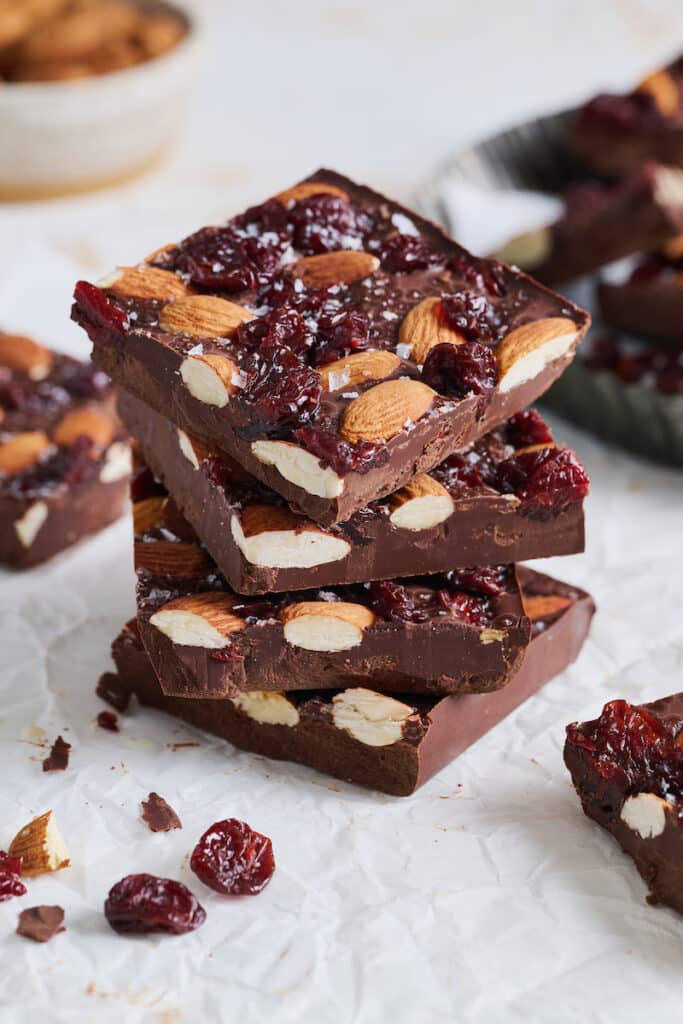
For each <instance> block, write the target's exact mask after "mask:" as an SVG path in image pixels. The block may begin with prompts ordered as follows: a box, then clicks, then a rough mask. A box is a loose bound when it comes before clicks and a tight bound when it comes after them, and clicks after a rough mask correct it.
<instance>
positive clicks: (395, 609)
mask: <svg viewBox="0 0 683 1024" xmlns="http://www.w3.org/2000/svg"><path fill="white" fill-rule="evenodd" d="M370 598H371V601H372V607H373V608H374V610H375V611H376V612H377V614H378V615H381V616H382V618H384V619H390V620H391V621H394V622H425V621H426V620H427V619H428V618H429V613H428V612H427V610H426V609H425V608H423V607H420V606H419V605H418V604H417V603H416V601H415V599H414V597H413V595H412V594H411V593H410V592H409V591H408V590H407V589H406V588H405V587H404V586H403V585H402V584H400V583H394V581H393V580H379V581H377V582H375V583H371V584H370Z"/></svg>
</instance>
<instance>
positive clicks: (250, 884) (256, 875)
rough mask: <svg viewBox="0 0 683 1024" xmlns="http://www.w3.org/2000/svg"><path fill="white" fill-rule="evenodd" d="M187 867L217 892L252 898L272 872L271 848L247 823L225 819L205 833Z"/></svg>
mask: <svg viewBox="0 0 683 1024" xmlns="http://www.w3.org/2000/svg"><path fill="white" fill-rule="evenodd" d="M190 867H191V868H192V870H193V871H194V873H195V875H197V877H198V878H200V879H201V880H202V882H204V884H205V885H208V886H209V888H210V889H214V890H215V891H216V892H220V893H226V894H227V895H231V896H253V895H255V894H256V893H258V892H261V890H262V889H264V888H265V887H266V885H268V882H269V881H270V880H271V878H272V876H273V872H274V871H275V858H274V857H273V845H272V843H271V841H270V839H268V837H267V836H262V835H261V834H260V832H254V830H253V829H252V828H250V827H249V825H247V824H246V822H244V821H238V820H237V818H226V819H225V821H217V822H215V823H214V824H213V825H212V826H211V828H208V829H207V830H206V832H205V833H204V835H203V836H202V837H201V839H200V840H199V842H198V843H197V845H196V846H195V848H194V850H193V851H192V857H191V859H190Z"/></svg>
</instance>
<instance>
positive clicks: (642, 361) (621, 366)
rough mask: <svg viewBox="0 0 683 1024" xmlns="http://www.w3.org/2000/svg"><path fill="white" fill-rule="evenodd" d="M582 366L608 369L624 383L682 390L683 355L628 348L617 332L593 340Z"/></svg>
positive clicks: (664, 390)
mask: <svg viewBox="0 0 683 1024" xmlns="http://www.w3.org/2000/svg"><path fill="white" fill-rule="evenodd" d="M583 365H584V366H587V367H588V369H590V370H609V371H611V372H612V373H616V375H617V376H618V377H619V378H620V379H621V380H622V381H623V382H624V383H625V384H644V385H649V386H653V387H655V388H656V389H657V391H661V392H662V394H666V395H676V394H681V393H683V355H682V354H681V353H680V352H676V351H671V350H669V349H661V348H653V347H647V348H639V349H633V350H630V349H627V348H626V346H625V345H624V343H623V342H622V341H621V340H620V339H619V337H618V336H617V335H614V334H602V335H600V336H598V337H597V338H594V339H593V340H592V345H591V348H590V351H589V354H588V355H587V356H586V357H585V358H584V360H583Z"/></svg>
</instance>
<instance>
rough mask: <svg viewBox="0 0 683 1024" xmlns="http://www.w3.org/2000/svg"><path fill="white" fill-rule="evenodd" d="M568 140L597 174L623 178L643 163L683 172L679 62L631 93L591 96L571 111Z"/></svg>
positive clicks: (682, 98) (682, 99) (681, 63)
mask: <svg viewBox="0 0 683 1024" xmlns="http://www.w3.org/2000/svg"><path fill="white" fill-rule="evenodd" d="M570 141H571V146H572V149H573V150H574V152H575V154H576V155H577V156H579V157H580V158H581V159H582V160H583V161H584V163H586V164H587V165H588V166H589V167H590V168H592V169H593V170H594V171H596V172H597V173H598V174H607V175H618V174H623V173H625V172H628V171H632V170H635V169H636V168H638V167H639V166H640V165H641V164H642V163H644V162H645V161H646V160H659V161H661V162H662V163H665V164H671V165H675V166H678V167H683V57H679V58H677V59H676V60H675V61H673V62H672V63H671V64H669V65H668V66H667V67H663V68H660V69H658V70H656V71H654V72H653V73H652V74H651V75H648V77H647V78H645V79H644V80H643V81H642V82H641V83H640V84H639V85H638V86H636V88H635V89H634V90H633V92H631V93H626V94H617V93H601V94H600V95H598V96H595V97H594V98H593V99H592V100H590V101H589V102H588V103H586V104H585V105H584V106H583V107H582V108H581V109H580V110H579V111H578V112H577V114H576V117H575V119H574V122H573V125H572V129H571V132H570Z"/></svg>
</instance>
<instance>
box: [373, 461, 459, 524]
mask: <svg viewBox="0 0 683 1024" xmlns="http://www.w3.org/2000/svg"><path fill="white" fill-rule="evenodd" d="M389 508H390V509H391V515H390V516H389V521H390V522H391V523H392V525H393V526H397V527H398V528H399V529H400V530H431V529H433V527H435V526H438V525H439V523H443V522H445V520H446V519H448V518H449V516H451V515H452V514H453V509H454V508H455V505H454V502H453V499H452V497H451V496H450V494H449V493H448V491H447V490H446V488H445V487H443V486H442V485H441V484H440V483H439V482H438V480H435V479H434V478H433V477H431V476H428V475H427V474H426V473H421V474H420V475H419V476H416V477H413V479H412V480H411V481H410V483H408V484H406V485H405V487H402V488H401V490H400V491H396V493H395V494H393V495H392V496H391V498H390V499H389Z"/></svg>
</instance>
